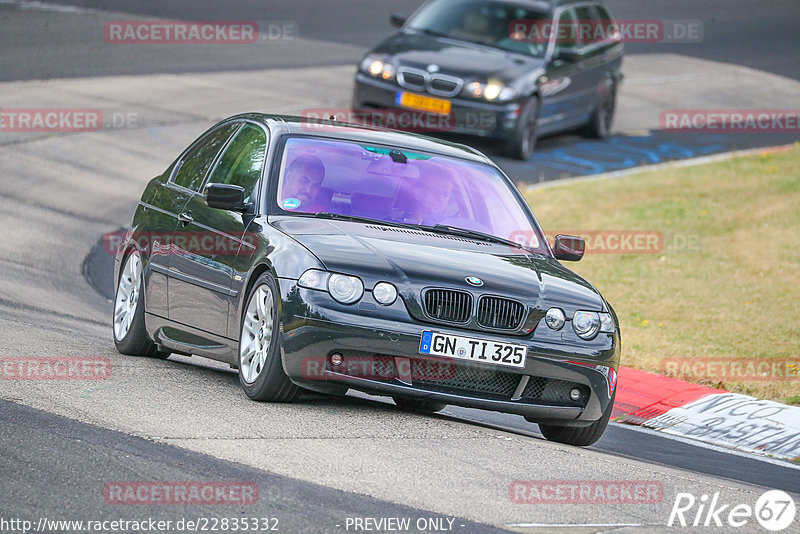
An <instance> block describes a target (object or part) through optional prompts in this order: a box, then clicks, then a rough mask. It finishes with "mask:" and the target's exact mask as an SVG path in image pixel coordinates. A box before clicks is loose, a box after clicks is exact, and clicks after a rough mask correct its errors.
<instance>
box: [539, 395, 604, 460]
mask: <svg viewBox="0 0 800 534" xmlns="http://www.w3.org/2000/svg"><path fill="white" fill-rule="evenodd" d="M614 397H616V392H615V393H614V395H612V397H611V402H610V403H609V404H608V407H607V408H606V411H605V412H604V413H603V415H602V417H600V419H598V420H597V421H595V422H594V423H592V424H591V425H589V426H584V427H566V426H559V425H542V424H540V425H539V430H540V431H541V432H542V435H543V436H544V437H545V438H547V439H548V440H549V441H557V442H559V443H565V444H567V445H575V446H576V447H588V446H589V445H593V444H594V443H596V442H597V440H599V439H600V438H601V437H602V436H603V433H604V432H605V431H606V428H607V427H608V421H609V419H611V412H612V410H613V409H614Z"/></svg>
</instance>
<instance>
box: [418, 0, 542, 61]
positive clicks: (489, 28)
mask: <svg viewBox="0 0 800 534" xmlns="http://www.w3.org/2000/svg"><path fill="white" fill-rule="evenodd" d="M519 22H523V23H524V25H525V27H529V26H531V25H539V24H541V23H546V22H549V17H548V15H547V14H546V13H542V12H540V11H533V10H531V9H529V8H527V7H524V6H520V5H516V4H513V3H509V2H491V1H489V2H487V1H485V0H437V1H434V2H431V3H430V4H428V5H427V6H425V7H424V8H423V9H422V10H421V11H420V12H419V13H418V14H417V15H416V16H415V17H414V18H413V19H412V20H411V22H410V23H409V26H408V27H409V28H411V29H413V30H417V31H425V32H429V33H433V34H437V35H442V36H446V37H452V38H454V39H461V40H462V41H470V42H473V43H481V44H484V45H488V46H492V47H495V48H500V49H502V50H508V51H510V52H517V53H520V54H525V55H529V56H534V57H544V55H545V52H546V51H547V43H546V42H544V41H543V40H535V39H528V38H525V37H524V36H520V35H518V34H517V31H516V30H515V29H514V28H515V26H516V25H517V23H519ZM533 41H536V42H533Z"/></svg>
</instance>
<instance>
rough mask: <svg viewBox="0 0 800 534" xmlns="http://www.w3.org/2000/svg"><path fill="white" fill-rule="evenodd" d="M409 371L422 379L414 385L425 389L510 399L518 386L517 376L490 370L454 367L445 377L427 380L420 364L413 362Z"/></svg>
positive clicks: (433, 377) (441, 375)
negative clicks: (445, 389)
mask: <svg viewBox="0 0 800 534" xmlns="http://www.w3.org/2000/svg"><path fill="white" fill-rule="evenodd" d="M411 369H412V375H413V376H415V377H418V376H422V377H423V378H422V379H419V380H414V382H413V383H414V385H415V386H425V389H438V388H452V389H460V390H465V391H477V392H480V393H491V394H494V395H501V396H503V397H510V396H511V395H512V394H513V393H514V390H515V389H516V388H517V384H519V375H516V374H512V373H504V372H502V371H494V370H491V369H489V370H487V369H477V368H473V367H465V366H462V365H456V366H455V369H454V371H453V372H452V373H448V374H446V375H443V374H441V373H439V376H432V377H430V379H429V380H426V379H425V376H424V372H425V371H424V367H423V365H422V363H421V362H419V361H417V360H413V361H412V363H411Z"/></svg>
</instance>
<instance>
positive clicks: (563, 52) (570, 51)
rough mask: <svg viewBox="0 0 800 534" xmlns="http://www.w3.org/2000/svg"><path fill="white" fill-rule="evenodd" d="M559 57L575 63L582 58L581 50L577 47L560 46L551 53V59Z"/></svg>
mask: <svg viewBox="0 0 800 534" xmlns="http://www.w3.org/2000/svg"><path fill="white" fill-rule="evenodd" d="M556 59H560V60H562V61H566V62H568V63H577V62H578V61H580V60H581V59H583V52H582V51H580V50H578V49H577V48H562V49H560V50H558V51H556V53H555V54H553V60H556Z"/></svg>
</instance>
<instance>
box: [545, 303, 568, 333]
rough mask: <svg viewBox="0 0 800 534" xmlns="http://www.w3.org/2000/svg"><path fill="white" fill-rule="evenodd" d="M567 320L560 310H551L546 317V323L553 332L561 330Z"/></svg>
mask: <svg viewBox="0 0 800 534" xmlns="http://www.w3.org/2000/svg"><path fill="white" fill-rule="evenodd" d="M565 321H566V318H565V317H564V312H563V311H561V309H560V308H550V309H549V310H547V314H546V315H545V316H544V322H545V323H546V324H547V326H549V327H550V328H552V329H553V330H561V327H562V326H564V322H565Z"/></svg>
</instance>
